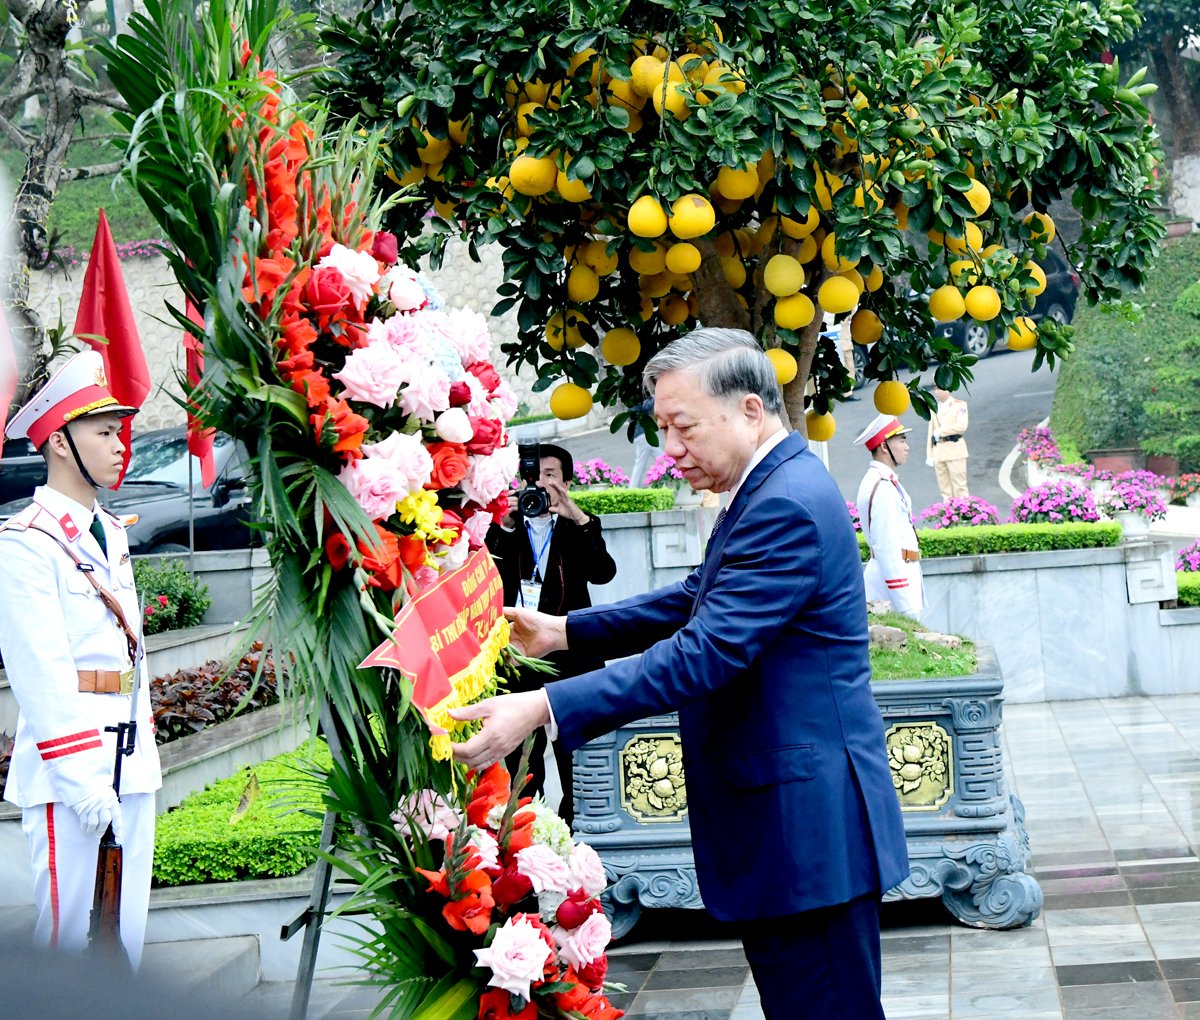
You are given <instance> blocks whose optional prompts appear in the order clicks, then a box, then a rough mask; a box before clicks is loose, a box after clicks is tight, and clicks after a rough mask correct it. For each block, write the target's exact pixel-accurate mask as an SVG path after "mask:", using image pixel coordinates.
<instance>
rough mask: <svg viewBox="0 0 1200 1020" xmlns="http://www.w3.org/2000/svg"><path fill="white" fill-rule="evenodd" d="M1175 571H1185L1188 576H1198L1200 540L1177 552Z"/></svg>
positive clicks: (1199, 570) (1199, 572) (1199, 569)
mask: <svg viewBox="0 0 1200 1020" xmlns="http://www.w3.org/2000/svg"><path fill="white" fill-rule="evenodd" d="M1175 569H1176V570H1185V571H1187V572H1188V573H1189V574H1200V538H1198V539H1196V541H1194V542H1193V543H1192V544H1191V545H1185V546H1184V547H1183V548H1182V549H1180V550H1179V556H1178V557H1177V558H1176V560H1175Z"/></svg>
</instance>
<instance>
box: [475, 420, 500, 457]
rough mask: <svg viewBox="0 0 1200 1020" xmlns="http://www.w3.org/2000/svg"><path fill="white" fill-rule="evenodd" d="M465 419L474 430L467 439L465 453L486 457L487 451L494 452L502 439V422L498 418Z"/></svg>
mask: <svg viewBox="0 0 1200 1020" xmlns="http://www.w3.org/2000/svg"><path fill="white" fill-rule="evenodd" d="M467 420H468V421H469V422H470V423H471V428H472V429H474V430H475V431H474V433H473V434H472V436H471V438H470V439H469V440H467V444H466V445H467V453H474V454H476V455H478V456H480V457H486V456H487V455H488V454H489V453H493V452H495V450H496V447H497V446H499V445H500V442H501V440H502V439H504V422H502V421H500V420H499V419H498V418H478V417H471V418H468V419H467Z"/></svg>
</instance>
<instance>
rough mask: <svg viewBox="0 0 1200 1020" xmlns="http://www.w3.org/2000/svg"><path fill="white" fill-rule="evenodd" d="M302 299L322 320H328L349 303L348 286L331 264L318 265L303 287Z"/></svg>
mask: <svg viewBox="0 0 1200 1020" xmlns="http://www.w3.org/2000/svg"><path fill="white" fill-rule="evenodd" d="M304 300H305V302H306V303H307V304H308V307H309V308H311V309H312V310H313V311H314V312H316V313H317V314H318V315H319V316H320V317H321V319H322V320H324V321H326V322H328V321H329V320H330V319H331V318H333V316H335V315H337V313H338V312H340V311H341V310H342V309H343V308H345V307H346V306H347V305H348V304H349V303H350V288H349V287H348V286H347V285H346V281H345V280H344V279H342V274H341V273H340V272H338V271H337V270H336V269H334V268H333V266H318V267H317V268H316V269H314V270H313V274H312V276H311V277H309V280H308V286H307V287H305V288H304Z"/></svg>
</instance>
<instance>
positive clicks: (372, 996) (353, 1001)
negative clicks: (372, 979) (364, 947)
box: [239, 977, 383, 1020]
mask: <svg viewBox="0 0 1200 1020" xmlns="http://www.w3.org/2000/svg"><path fill="white" fill-rule="evenodd" d="M295 989H296V985H295V982H292V981H264V982H263V983H262V984H260V985H259V986H258V987H257V988H255V989H254V990H253V991H251V992H250V993H248V994H247V995H246V996H245V998H243V999H242V1000H241V1002H240V1003H239V1006H241V1007H242V1015H243V1016H246V1017H254V1020H287V1017H288V1016H289V1015H290V1011H291V1005H292V995H293V994H294V992H295ZM382 997H383V991H382V990H381V989H379V988H375V987H372V986H369V985H354V984H350V983H349V981H348V979H347V978H345V977H340V978H331V977H317V978H314V980H313V983H312V991H311V992H310V993H309V998H308V1012H307V1013H306V1014H305V1015H306V1017H307V1020H367V1018H368V1017H369V1016H370V1015H371V1013H372V1011H373V1010H374V1009H375V1007H376V1006H377V1005H378V1004H379V1000H380V999H381V998H382Z"/></svg>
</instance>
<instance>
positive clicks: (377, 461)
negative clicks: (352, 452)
mask: <svg viewBox="0 0 1200 1020" xmlns="http://www.w3.org/2000/svg"><path fill="white" fill-rule="evenodd" d="M338 481H339V482H341V483H342V484H343V485H344V486H345V487H346V489H347V490H348V491H349V493H350V495H351V496H353V497H354V500H355V502H356V503H358V505H359V506H361V507H362V508H363V513H365V514H366V515H367V516H368V517H369V518H371V520H373V521H385V520H387V519H388V518H389V517H391V516H392V514H394V513H395V512H396V504H397V503H399V502H400V500H402V499H404V497H405V496H407V495H408V494H409V492H410V491H411V490H410V489H409V488H408V485H407V481H406V479H405V477H404V475H403V474H402V473H401V472H400V471H399V470H398V469H397V468H396V465H394V464H392V463H391V462H390V461H388V460H386V459H385V458H382V457H365V458H363V459H362V460H356V461H352V462H351V463H349V464H347V465H346V466H345V467H344V468H342V470H341V471H340V472H339V474H338Z"/></svg>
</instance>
